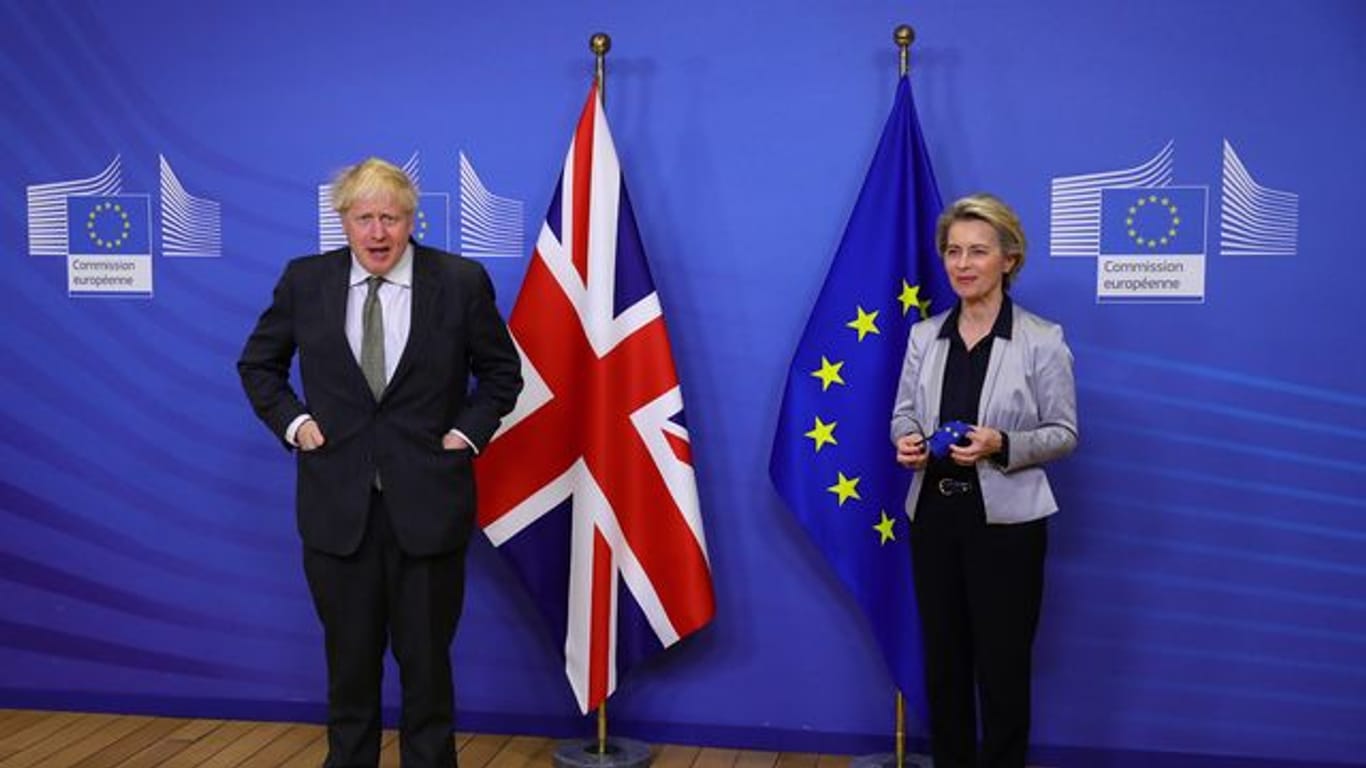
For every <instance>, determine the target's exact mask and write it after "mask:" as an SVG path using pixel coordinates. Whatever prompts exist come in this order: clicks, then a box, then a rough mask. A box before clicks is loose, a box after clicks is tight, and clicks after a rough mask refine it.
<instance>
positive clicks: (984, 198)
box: [934, 192, 1025, 288]
mask: <svg viewBox="0 0 1366 768" xmlns="http://www.w3.org/2000/svg"><path fill="white" fill-rule="evenodd" d="M959 221H984V222H986V223H987V224H989V225H991V228H992V229H994V230H996V239H997V240H998V241H1000V243H1001V252H1002V253H1004V254H1005V255H1006V256H1014V257H1015V265H1014V266H1012V267H1011V268H1010V271H1009V272H1007V273H1006V276H1005V282H1006V287H1007V288H1009V287H1010V284H1011V283H1012V282H1014V280H1015V276H1016V275H1018V274H1019V273H1020V270H1021V269H1024V263H1025V234H1024V228H1023V227H1021V226H1020V217H1019V216H1017V215H1016V214H1015V211H1014V210H1012V209H1011V207H1010V206H1009V205H1006V204H1005V202H1003V201H1002V200H1001V199H1000V198H999V197H996V196H995V195H990V194H987V193H985V192H979V193H977V194H975V195H968V196H967V197H963V198H959V199H958V200H955V201H954V202H953V204H952V205H950V206H949V207H948V208H945V209H944V212H943V213H941V214H940V215H939V223H938V225H937V226H936V227H935V234H934V240H935V244H936V245H938V246H939V255H940V256H943V255H944V249H945V248H946V247H948V241H949V227H951V226H953V224H954V223H955V222H959Z"/></svg>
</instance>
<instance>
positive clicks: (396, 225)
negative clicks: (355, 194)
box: [341, 197, 413, 276]
mask: <svg viewBox="0 0 1366 768" xmlns="http://www.w3.org/2000/svg"><path fill="white" fill-rule="evenodd" d="M341 220H342V229H344V230H345V231H346V242H347V243H349V244H350V245H351V253H353V254H355V256H356V260H357V261H359V262H360V265H361V266H362V267H364V268H365V271H367V272H369V273H370V274H372V275H380V276H383V275H387V274H388V273H389V270H391V269H393V268H394V265H395V264H397V263H398V260H399V258H400V257H401V256H403V249H404V248H406V247H407V246H408V236H409V235H411V234H412V232H413V215H412V214H411V213H408V212H405V211H404V210H403V209H402V208H400V207H399V205H398V203H396V202H395V201H394V200H393V199H391V198H388V197H381V198H371V199H365V200H357V201H356V202H355V203H353V204H352V205H351V207H350V208H348V209H347V210H346V211H345V212H343V213H342V217H341Z"/></svg>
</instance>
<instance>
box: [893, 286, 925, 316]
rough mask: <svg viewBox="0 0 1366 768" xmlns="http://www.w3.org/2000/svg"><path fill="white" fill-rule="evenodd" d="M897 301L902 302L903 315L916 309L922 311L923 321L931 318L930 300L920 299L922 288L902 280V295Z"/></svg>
mask: <svg viewBox="0 0 1366 768" xmlns="http://www.w3.org/2000/svg"><path fill="white" fill-rule="evenodd" d="M897 299H898V300H899V301H900V302H901V314H903V315H904V314H907V313H908V312H910V311H911V307H915V308H916V309H919V310H920V319H921V320H924V319H925V318H927V317H929V316H930V300H929V299H922V298H920V286H918V285H911V284H910V283H908V282H906V281H905V280H902V281H901V295H900V296H898V297H897Z"/></svg>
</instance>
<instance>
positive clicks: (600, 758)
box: [555, 738, 650, 768]
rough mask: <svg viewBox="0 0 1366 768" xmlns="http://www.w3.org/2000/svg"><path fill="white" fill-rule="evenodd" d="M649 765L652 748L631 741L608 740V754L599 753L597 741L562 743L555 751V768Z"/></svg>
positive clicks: (641, 767) (612, 767)
mask: <svg viewBox="0 0 1366 768" xmlns="http://www.w3.org/2000/svg"><path fill="white" fill-rule="evenodd" d="M649 764H650V747H649V746H647V745H646V744H644V743H642V742H639V741H633V740H631V739H618V738H610V739H608V740H607V751H606V752H598V740H597V739H574V740H571V741H562V742H560V746H559V747H558V748H556V749H555V768H645V766H647V765H649Z"/></svg>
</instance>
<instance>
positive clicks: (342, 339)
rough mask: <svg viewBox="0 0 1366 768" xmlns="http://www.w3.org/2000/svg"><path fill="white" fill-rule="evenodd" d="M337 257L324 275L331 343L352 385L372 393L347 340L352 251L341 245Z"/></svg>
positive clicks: (325, 318) (326, 323)
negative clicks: (347, 307) (347, 310)
mask: <svg viewBox="0 0 1366 768" xmlns="http://www.w3.org/2000/svg"><path fill="white" fill-rule="evenodd" d="M334 253H336V254H337V257H336V258H335V259H333V261H332V264H331V267H330V268H329V269H328V271H327V275H326V277H325V278H324V279H323V285H322V305H323V323H324V327H325V328H327V329H328V330H327V338H328V342H327V343H328V346H330V347H332V354H334V355H336V357H337V359H338V360H341V361H342V363H341V366H342V368H343V369H345V370H348V371H350V373H348V374H347V377H348V378H349V379H350V380H351V385H350V386H351V387H352V388H353V389H358V390H359V391H361V392H364V393H365V395H366V396H367V397H371V396H372V395H370V385H369V384H366V383H365V373H364V372H363V371H361V369H360V363H359V362H357V361H356V353H355V352H352V351H351V342H349V341H347V340H346V304H347V301H348V300H349V299H350V297H351V282H350V277H351V251H350V249H348V248H342V249H341V250H339V251H334Z"/></svg>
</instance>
